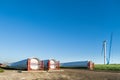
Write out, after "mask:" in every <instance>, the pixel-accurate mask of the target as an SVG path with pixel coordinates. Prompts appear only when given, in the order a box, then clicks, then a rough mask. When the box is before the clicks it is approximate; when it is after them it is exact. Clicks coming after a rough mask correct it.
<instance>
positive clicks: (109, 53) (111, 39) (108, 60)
mask: <svg viewBox="0 0 120 80" xmlns="http://www.w3.org/2000/svg"><path fill="white" fill-rule="evenodd" d="M112 38H113V33H111V37H110V47H109V57H108V59H109V60H108V64H109V63H110V57H111V48H112Z"/></svg>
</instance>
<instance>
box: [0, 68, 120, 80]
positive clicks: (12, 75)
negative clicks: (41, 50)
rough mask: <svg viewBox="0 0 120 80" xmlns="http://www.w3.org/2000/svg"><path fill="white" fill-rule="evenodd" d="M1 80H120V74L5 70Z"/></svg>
mask: <svg viewBox="0 0 120 80" xmlns="http://www.w3.org/2000/svg"><path fill="white" fill-rule="evenodd" d="M0 80H120V73H111V72H95V71H89V70H80V69H65V70H64V71H61V72H58V71H57V72H22V73H21V72H18V71H16V70H5V72H3V73H0Z"/></svg>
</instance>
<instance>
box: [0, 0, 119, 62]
mask: <svg viewBox="0 0 120 80" xmlns="http://www.w3.org/2000/svg"><path fill="white" fill-rule="evenodd" d="M111 32H113V44H112V53H111V63H120V1H119V0H0V61H1V62H12V61H18V60H21V59H24V58H29V57H38V58H40V59H49V58H55V59H57V60H60V61H61V62H67V61H84V60H92V61H93V62H95V63H103V55H101V49H102V42H103V41H104V40H107V47H109V41H110V34H111ZM107 50H108V48H107Z"/></svg>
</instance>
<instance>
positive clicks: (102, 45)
mask: <svg viewBox="0 0 120 80" xmlns="http://www.w3.org/2000/svg"><path fill="white" fill-rule="evenodd" d="M103 50H104V44H103V45H102V50H101V55H103Z"/></svg>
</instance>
